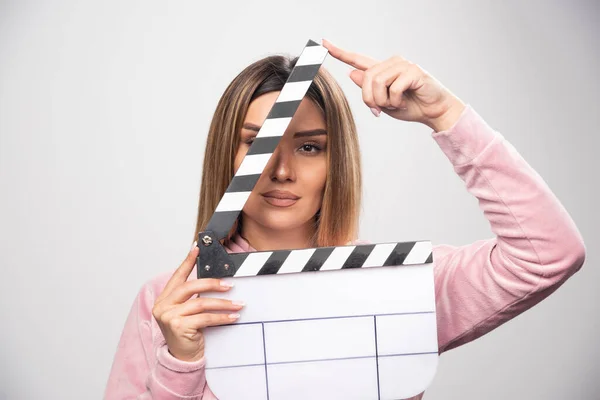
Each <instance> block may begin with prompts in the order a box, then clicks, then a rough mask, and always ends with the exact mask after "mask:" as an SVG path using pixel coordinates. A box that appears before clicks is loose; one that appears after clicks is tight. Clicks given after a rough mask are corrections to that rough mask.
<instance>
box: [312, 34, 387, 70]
mask: <svg viewBox="0 0 600 400" xmlns="http://www.w3.org/2000/svg"><path fill="white" fill-rule="evenodd" d="M323 47H325V48H326V49H327V50H328V51H329V54H331V55H332V56H333V57H334V58H337V59H338V60H340V61H341V62H344V63H346V64H348V65H351V66H353V67H354V68H357V69H360V70H362V71H364V70H366V69H369V68H371V67H372V66H373V65H375V64H377V62H378V61H377V60H375V59H374V58H371V57H369V56H365V55H363V54H358V53H352V52H350V51H347V50H344V49H341V48H339V47H337V46H335V45H334V44H333V43H331V42H330V41H329V40H326V39H323Z"/></svg>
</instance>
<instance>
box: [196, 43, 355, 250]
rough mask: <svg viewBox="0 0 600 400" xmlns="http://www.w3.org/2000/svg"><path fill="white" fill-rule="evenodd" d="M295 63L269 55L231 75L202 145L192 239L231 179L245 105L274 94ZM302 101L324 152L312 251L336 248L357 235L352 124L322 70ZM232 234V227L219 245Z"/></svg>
mask: <svg viewBox="0 0 600 400" xmlns="http://www.w3.org/2000/svg"><path fill="white" fill-rule="evenodd" d="M297 60H298V58H297V57H296V58H289V57H285V56H280V55H273V56H269V57H266V58H263V59H261V60H259V61H256V62H254V63H252V64H251V65H249V66H248V67H246V68H245V69H244V70H243V71H242V72H241V73H240V74H239V75H237V76H236V77H235V78H234V79H233V81H232V82H231V83H230V84H229V86H228V87H227V89H226V90H225V92H224V93H223V95H222V96H221V99H220V100H219V103H218V104H217V108H216V111H215V113H214V116H213V119H212V122H211V124H210V128H209V131H208V138H207V140H206V150H205V155H204V166H203V170H202V185H201V188H200V197H199V201H198V219H197V223H196V232H195V233H194V240H197V238H198V233H199V232H202V231H203V230H204V229H205V228H206V226H207V225H208V222H209V220H210V217H211V216H212V214H213V213H214V211H215V209H216V208H217V205H218V203H219V200H220V199H221V197H222V196H223V194H224V193H225V190H226V189H227V186H228V185H229V183H230V182H231V179H232V178H233V176H234V159H235V155H236V153H237V149H238V146H239V141H240V131H241V129H242V125H243V123H244V119H245V117H246V112H247V110H248V107H249V105H250V103H251V102H252V101H253V100H254V99H255V98H257V97H258V96H260V95H263V94H265V93H269V92H274V91H280V90H281V89H282V88H283V85H284V84H285V81H286V80H287V78H288V77H289V75H290V73H291V72H292V69H293V67H294V65H295V63H296V61H297ZM306 96H308V98H310V99H311V100H312V101H313V102H314V104H315V105H316V106H317V107H318V108H319V110H320V111H321V112H322V113H323V116H324V119H325V123H326V128H327V148H328V151H327V179H326V183H325V190H324V193H323V202H322V205H321V209H320V210H319V212H318V213H317V215H315V224H316V229H315V235H314V237H313V243H314V246H316V247H325V246H339V245H343V244H346V243H347V242H348V241H351V240H354V239H356V236H357V234H358V222H359V221H358V220H359V214H360V203H361V196H362V177H361V161H360V150H359V144H358V136H357V133H356V124H355V123H354V118H353V116H352V112H351V111H350V107H349V105H348V101H347V100H346V97H345V96H344V93H343V92H342V89H341V88H340V87H339V85H338V84H337V82H336V81H335V80H334V79H333V77H332V76H331V75H330V74H329V72H327V71H326V70H325V68H324V67H321V68H320V69H319V72H318V73H317V75H316V77H315V79H314V81H313V83H312V84H311V86H310V88H309V90H308V92H307V94H306ZM241 215H242V214H241V213H240V217H238V222H239V221H240V218H241ZM238 229H239V224H236V225H235V226H234V227H233V228H232V230H231V232H230V233H229V236H228V237H227V238H226V240H225V242H227V241H228V240H229V239H231V237H232V236H233V235H234V234H235V233H236V231H238Z"/></svg>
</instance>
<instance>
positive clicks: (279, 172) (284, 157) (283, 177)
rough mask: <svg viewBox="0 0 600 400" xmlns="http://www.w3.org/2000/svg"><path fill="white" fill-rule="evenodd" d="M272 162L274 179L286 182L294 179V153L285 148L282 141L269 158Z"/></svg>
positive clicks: (271, 169)
mask: <svg viewBox="0 0 600 400" xmlns="http://www.w3.org/2000/svg"><path fill="white" fill-rule="evenodd" d="M269 164H271V168H270V170H269V171H270V174H271V180H272V181H279V182H286V181H294V180H295V179H296V176H295V174H294V159H293V154H292V152H291V151H289V150H288V149H285V148H283V146H281V143H280V145H279V146H277V148H276V149H275V152H274V153H273V155H272V156H271V159H270V160H269Z"/></svg>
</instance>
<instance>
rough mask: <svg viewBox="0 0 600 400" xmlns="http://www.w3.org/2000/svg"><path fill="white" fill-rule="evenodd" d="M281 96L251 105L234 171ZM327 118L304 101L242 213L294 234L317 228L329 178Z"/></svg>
mask: <svg viewBox="0 0 600 400" xmlns="http://www.w3.org/2000/svg"><path fill="white" fill-rule="evenodd" d="M278 94H279V92H271V93H267V94H264V95H262V96H259V97H257V98H256V99H254V101H252V103H250V106H249V108H248V112H247V114H246V119H245V120H244V125H243V128H242V130H241V132H240V135H241V136H240V138H241V140H240V145H239V147H238V150H237V154H236V157H235V162H234V168H235V171H237V170H238V168H239V167H240V164H241V163H242V160H243V158H244V156H245V155H246V152H247V151H248V149H249V148H250V145H251V144H252V141H253V139H254V138H255V137H256V135H257V133H258V129H259V128H260V126H261V124H262V121H264V120H265V119H266V117H267V114H268V113H269V111H270V109H271V107H272V106H273V104H274V103H275V100H276V99H277V96H278ZM325 128H326V126H325V120H324V118H323V115H322V114H321V112H320V111H319V109H318V108H317V106H315V104H314V103H313V102H312V101H311V100H310V99H308V98H306V97H305V98H304V99H303V100H302V102H301V103H300V106H299V107H298V110H297V111H296V114H295V115H294V118H293V119H292V121H291V122H290V124H289V125H288V128H287V130H286V131H285V133H284V135H283V137H282V138H281V140H280V142H279V145H278V146H277V149H276V150H275V152H274V153H273V155H272V156H271V158H270V160H269V162H268V164H267V166H266V167H265V170H264V171H263V173H262V175H261V177H260V179H259V180H258V182H257V183H256V186H255V187H254V190H253V191H252V193H251V195H250V197H249V198H248V201H247V202H246V204H245V206H244V209H243V211H242V215H243V218H244V225H246V224H247V221H248V220H251V221H249V222H250V223H251V224H252V225H254V226H257V225H258V226H260V227H261V228H262V229H266V230H288V229H295V228H299V227H301V226H304V225H305V224H307V223H310V224H312V223H313V220H314V216H315V214H316V213H317V211H318V210H319V209H320V207H321V202H322V199H323V191H324V188H325V180H326V177H327V157H326V154H327V134H326V130H325Z"/></svg>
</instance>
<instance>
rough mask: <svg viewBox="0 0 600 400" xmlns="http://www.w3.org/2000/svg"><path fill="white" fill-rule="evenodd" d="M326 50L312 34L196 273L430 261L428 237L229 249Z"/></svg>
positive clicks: (204, 237) (202, 239)
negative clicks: (232, 233) (240, 250)
mask: <svg viewBox="0 0 600 400" xmlns="http://www.w3.org/2000/svg"><path fill="white" fill-rule="evenodd" d="M327 54H328V51H327V49H326V48H325V47H323V46H321V45H319V44H318V43H316V42H314V41H312V40H309V41H308V43H307V44H306V46H305V47H304V50H303V51H302V53H301V54H300V57H299V58H298V61H297V62H296V65H295V66H294V68H293V69H292V72H291V74H290V76H289V78H288V80H287V81H286V83H285V85H284V86H283V88H282V90H281V92H280V93H279V96H278V97H277V100H276V101H275V104H274V105H273V107H272V108H271V110H270V112H269V114H268V115H267V118H266V120H265V121H264V123H263V125H262V127H261V128H260V130H259V131H258V134H257V136H256V138H255V139H254V141H253V143H252V145H251V146H250V148H249V149H248V152H247V153H246V156H245V157H244V159H243V160H242V163H241V164H240V167H239V168H238V170H237V172H236V174H235V176H234V177H233V179H232V180H231V183H230V184H229V186H228V187H227V190H226V191H225V194H224V195H223V197H222V198H221V201H219V204H218V205H217V208H216V210H215V212H214V214H213V215H212V217H211V219H210V221H209V223H208V225H207V228H206V231H204V232H200V233H199V235H198V246H200V248H201V250H200V255H199V256H198V259H197V271H198V278H222V277H240V276H254V275H268V274H285V273H298V272H307V271H325V270H336V269H347V268H366V267H383V266H398V265H408V264H427V263H431V262H432V249H431V243H430V242H428V241H416V242H399V243H379V244H368V245H357V246H339V247H319V248H312V249H300V250H278V251H264V252H253V253H234V254H227V252H226V251H225V249H224V247H223V246H222V245H221V243H220V242H219V240H221V239H223V238H225V237H226V236H227V234H228V233H229V231H230V230H231V228H232V227H233V225H234V223H235V221H236V219H237V218H238V215H239V213H240V212H241V210H242V209H243V208H244V205H245V204H246V201H247V200H248V197H250V193H251V192H252V189H254V186H255V185H256V182H258V179H259V178H260V175H261V174H262V172H263V170H264V169H265V167H266V165H267V163H268V162H269V159H270V158H271V155H272V154H273V152H274V151H275V149H276V148H277V145H278V144H279V141H280V140H281V137H282V136H283V134H284V133H285V130H286V129H287V127H288V125H289V124H290V122H291V120H292V118H293V116H294V114H295V113H296V110H297V109H298V107H299V105H300V102H301V101H302V99H303V97H304V96H305V95H306V92H307V91H308V89H309V87H310V85H311V84H312V82H313V80H314V78H315V76H316V75H317V72H318V71H319V68H320V67H321V64H322V63H323V61H324V60H325V57H326V56H327Z"/></svg>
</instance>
